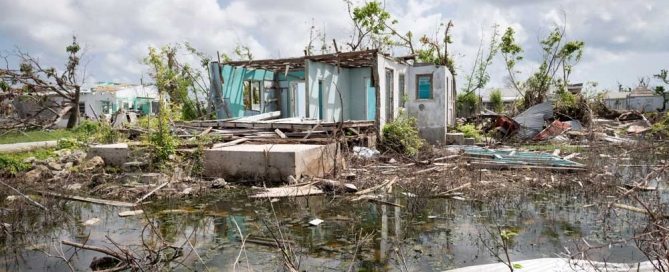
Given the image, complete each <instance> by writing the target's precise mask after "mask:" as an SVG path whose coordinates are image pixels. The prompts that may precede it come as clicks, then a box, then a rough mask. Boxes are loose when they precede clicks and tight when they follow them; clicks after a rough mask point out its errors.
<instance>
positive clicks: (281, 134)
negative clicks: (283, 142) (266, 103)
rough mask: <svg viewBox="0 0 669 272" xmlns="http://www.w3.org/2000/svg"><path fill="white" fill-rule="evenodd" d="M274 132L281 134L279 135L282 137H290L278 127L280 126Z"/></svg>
mask: <svg viewBox="0 0 669 272" xmlns="http://www.w3.org/2000/svg"><path fill="white" fill-rule="evenodd" d="M274 132H275V133H276V135H279V137H280V138H281V139H286V138H288V137H286V134H284V133H283V131H281V130H280V129H278V128H277V129H275V130H274Z"/></svg>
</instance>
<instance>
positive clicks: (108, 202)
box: [40, 192, 135, 207]
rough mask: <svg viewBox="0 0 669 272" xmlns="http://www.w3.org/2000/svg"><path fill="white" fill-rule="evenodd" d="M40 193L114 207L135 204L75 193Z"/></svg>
mask: <svg viewBox="0 0 669 272" xmlns="http://www.w3.org/2000/svg"><path fill="white" fill-rule="evenodd" d="M40 194H42V195H48V196H53V197H58V198H63V199H68V200H76V201H81V202H89V203H95V204H103V205H109V206H116V207H135V204H133V203H128V202H122V201H114V200H106V199H97V198H91V197H82V196H75V195H63V194H59V193H53V192H40Z"/></svg>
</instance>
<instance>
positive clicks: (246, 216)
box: [3, 192, 644, 271]
mask: <svg viewBox="0 0 669 272" xmlns="http://www.w3.org/2000/svg"><path fill="white" fill-rule="evenodd" d="M227 194H228V195H226V196H224V197H221V196H219V198H221V199H219V200H215V199H209V200H206V201H204V200H203V201H202V202H201V203H210V204H208V205H207V207H206V208H205V209H204V210H206V212H205V213H190V212H188V210H183V209H184V207H187V206H189V205H190V206H198V205H197V204H189V203H187V202H180V203H179V204H170V203H160V204H159V203H156V204H153V206H152V207H151V208H148V209H147V210H148V212H147V214H148V215H149V218H152V220H155V223H156V225H157V226H158V227H157V228H156V231H157V232H159V233H160V235H161V236H162V237H163V238H164V239H165V240H166V241H168V242H171V243H174V244H176V245H182V244H184V241H187V239H188V241H190V243H185V245H184V254H185V255H186V256H187V257H186V261H185V263H184V264H185V265H186V266H188V267H195V268H197V269H198V270H204V268H205V267H206V268H209V269H210V270H211V271H221V270H223V271H227V270H233V266H234V262H235V260H236V259H237V258H238V256H239V260H240V261H239V263H237V269H242V270H246V268H247V267H248V266H250V267H251V268H252V269H253V270H258V271H267V270H276V269H277V268H279V267H280V266H281V264H282V258H281V255H280V253H279V252H278V250H277V249H276V247H275V246H274V247H272V246H271V245H272V243H273V242H272V240H271V237H272V233H274V235H275V236H279V235H280V234H279V233H278V231H277V228H276V219H275V218H278V221H279V223H280V226H281V234H282V235H283V237H284V238H285V239H287V240H291V241H293V242H294V244H293V247H292V248H293V249H294V250H295V255H296V257H297V259H298V260H300V262H301V265H300V268H301V269H305V270H306V271H314V270H318V271H320V270H330V269H332V270H346V269H347V268H348V267H349V265H350V264H351V261H352V260H353V253H354V252H355V251H356V250H355V249H356V240H357V239H360V238H362V236H365V235H366V234H369V235H370V236H367V237H370V239H371V241H370V242H369V243H367V244H366V245H364V246H362V247H361V248H360V249H359V250H358V251H357V253H356V254H357V260H356V262H355V263H354V269H355V270H377V271H378V270H381V271H382V270H400V269H404V267H405V266H406V267H407V268H408V269H409V270H412V271H441V270H445V269H448V268H456V267H463V266H469V265H476V264H485V263H493V262H497V260H496V258H495V257H493V256H492V255H491V254H490V252H489V251H488V249H486V246H488V247H494V244H493V243H492V242H491V239H492V238H491V234H494V233H498V232H497V226H502V227H504V228H505V229H512V230H513V231H514V232H516V233H518V235H517V236H515V237H514V238H513V242H512V251H511V252H510V254H511V259H512V260H524V259H532V258H540V257H557V256H558V255H557V254H560V253H565V252H566V248H567V249H570V250H575V249H574V243H573V242H574V241H575V240H579V239H580V238H581V237H583V238H585V239H586V240H588V241H589V242H591V243H597V241H600V240H601V237H602V227H601V226H602V218H601V216H600V214H599V211H598V210H597V208H593V207H588V208H584V207H583V206H584V205H586V204H590V203H593V201H594V200H593V199H590V197H588V196H586V195H582V194H575V193H562V194H559V195H554V194H552V195H551V194H545V195H542V194H529V195H520V194H519V195H517V196H513V197H511V196H509V197H508V198H506V199H503V200H498V201H496V202H491V203H484V202H480V201H462V200H453V199H429V200H424V201H422V202H421V201H417V200H415V199H413V198H407V197H398V198H396V199H389V200H388V201H390V202H394V203H397V204H400V205H403V206H404V207H406V208H400V207H395V206H388V205H380V204H372V203H368V202H364V203H355V204H351V203H349V202H342V201H341V200H339V199H333V198H332V197H328V196H318V197H306V198H297V199H290V200H289V199H283V200H280V201H278V202H275V203H272V204H270V202H269V201H267V200H262V201H260V200H259V201H251V200H249V199H247V198H246V195H245V194H244V193H242V192H240V193H238V194H231V193H229V192H228V193H227ZM170 202H171V203H174V202H176V201H170ZM175 205H176V206H175ZM272 207H273V210H274V212H272ZM66 208H67V209H70V210H71V211H70V213H71V214H72V218H71V220H69V223H63V224H62V225H56V226H53V227H52V228H51V229H48V230H45V232H44V233H43V235H41V236H36V237H27V238H26V240H25V241H16V242H21V243H23V244H24V247H21V248H18V249H17V250H16V252H5V254H3V255H4V256H5V257H4V260H3V266H4V268H5V269H6V270H10V271H11V270H22V271H28V270H32V271H44V270H52V271H62V270H67V269H68V268H67V266H66V265H65V263H64V262H63V261H62V260H60V259H58V258H55V257H47V255H46V254H45V253H44V251H48V252H51V254H53V251H54V249H55V248H58V247H56V246H54V245H58V243H59V242H60V241H61V240H70V241H76V242H79V243H84V242H85V241H86V240H88V244H89V245H98V246H107V247H113V246H112V245H111V244H110V243H108V241H107V239H106V238H105V236H109V237H110V238H112V239H113V240H114V241H115V242H116V243H118V244H121V245H128V246H131V245H134V246H136V247H137V248H139V246H140V245H141V244H142V239H141V237H142V236H141V233H142V231H143V230H144V239H145V240H147V241H150V240H151V238H155V237H156V234H154V233H152V232H151V231H150V229H144V226H145V225H146V223H147V220H146V218H145V217H143V216H135V217H127V218H120V217H118V215H117V213H118V212H119V211H122V210H123V209H121V208H113V207H109V206H101V205H95V204H84V203H77V202H69V203H68V204H67V205H66ZM175 209H180V210H175ZM627 216H636V215H633V214H628V215H627ZM94 217H97V218H99V219H101V220H100V222H99V223H98V224H96V225H92V226H83V225H82V224H81V222H84V221H86V220H88V219H91V218H94ZM314 218H320V219H323V220H324V222H323V223H322V224H320V225H318V226H310V225H309V224H308V223H307V222H308V221H310V220H311V219H314ZM628 219H629V218H628ZM638 220H642V218H641V217H639V219H638ZM74 222H78V223H74ZM237 226H239V230H238V228H237ZM617 227H618V228H619V230H623V231H625V230H628V229H630V228H629V227H628V226H627V225H626V224H625V223H624V222H622V221H621V223H620V224H618V225H617ZM270 229H271V230H272V233H271V232H270V231H269V230H270ZM240 230H241V232H242V233H243V234H244V235H245V236H246V235H249V234H251V237H250V238H248V240H247V243H246V247H245V251H242V252H241V254H240V244H241V243H240V240H239V231H240ZM361 234H362V235H361ZM191 246H192V247H194V248H195V249H196V251H195V252H193V251H192V249H191ZM63 249H65V255H66V256H70V255H71V254H72V252H73V250H72V249H71V248H70V247H67V246H63ZM572 252H573V251H572ZM195 253H197V254H195ZM96 256H97V257H102V256H103V255H102V254H100V253H96V252H92V251H87V250H80V251H78V253H77V255H76V256H75V257H74V258H73V263H74V264H75V265H76V266H78V267H79V268H81V269H87V267H88V264H89V263H90V262H91V261H92V260H93V257H96ZM593 257H594V258H595V259H606V260H608V261H612V262H637V261H643V260H644V258H643V255H641V253H640V252H638V251H637V249H636V248H635V247H634V246H633V245H626V246H620V245H619V246H613V247H611V248H609V249H606V250H603V251H601V252H598V253H597V254H595V255H593ZM247 260H248V263H247ZM179 268H180V266H176V267H175V269H177V270H178V269H179ZM181 268H184V270H186V269H185V267H181Z"/></svg>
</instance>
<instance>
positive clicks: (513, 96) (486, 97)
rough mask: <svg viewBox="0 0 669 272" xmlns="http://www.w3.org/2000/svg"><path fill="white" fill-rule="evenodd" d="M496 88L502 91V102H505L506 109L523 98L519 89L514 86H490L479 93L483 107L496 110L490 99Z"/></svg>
mask: <svg viewBox="0 0 669 272" xmlns="http://www.w3.org/2000/svg"><path fill="white" fill-rule="evenodd" d="M494 90H499V91H500V92H501V93H502V103H503V104H504V110H509V109H511V108H512V107H513V104H514V103H516V101H518V100H519V99H521V98H522V97H521V96H520V94H519V93H518V91H517V90H516V89H512V88H489V89H485V90H481V92H480V93H478V94H477V95H479V96H480V97H481V102H482V105H483V108H485V109H488V110H491V111H494V110H495V109H493V105H492V102H491V101H490V94H492V92H493V91H494Z"/></svg>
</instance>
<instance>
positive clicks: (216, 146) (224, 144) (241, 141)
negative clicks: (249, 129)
mask: <svg viewBox="0 0 669 272" xmlns="http://www.w3.org/2000/svg"><path fill="white" fill-rule="evenodd" d="M247 140H248V139H247V138H240V139H237V140H234V141H230V142H227V143H218V144H214V145H213V146H212V147H211V149H218V148H222V147H226V146H233V145H237V144H241V143H243V142H246V141H247Z"/></svg>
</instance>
